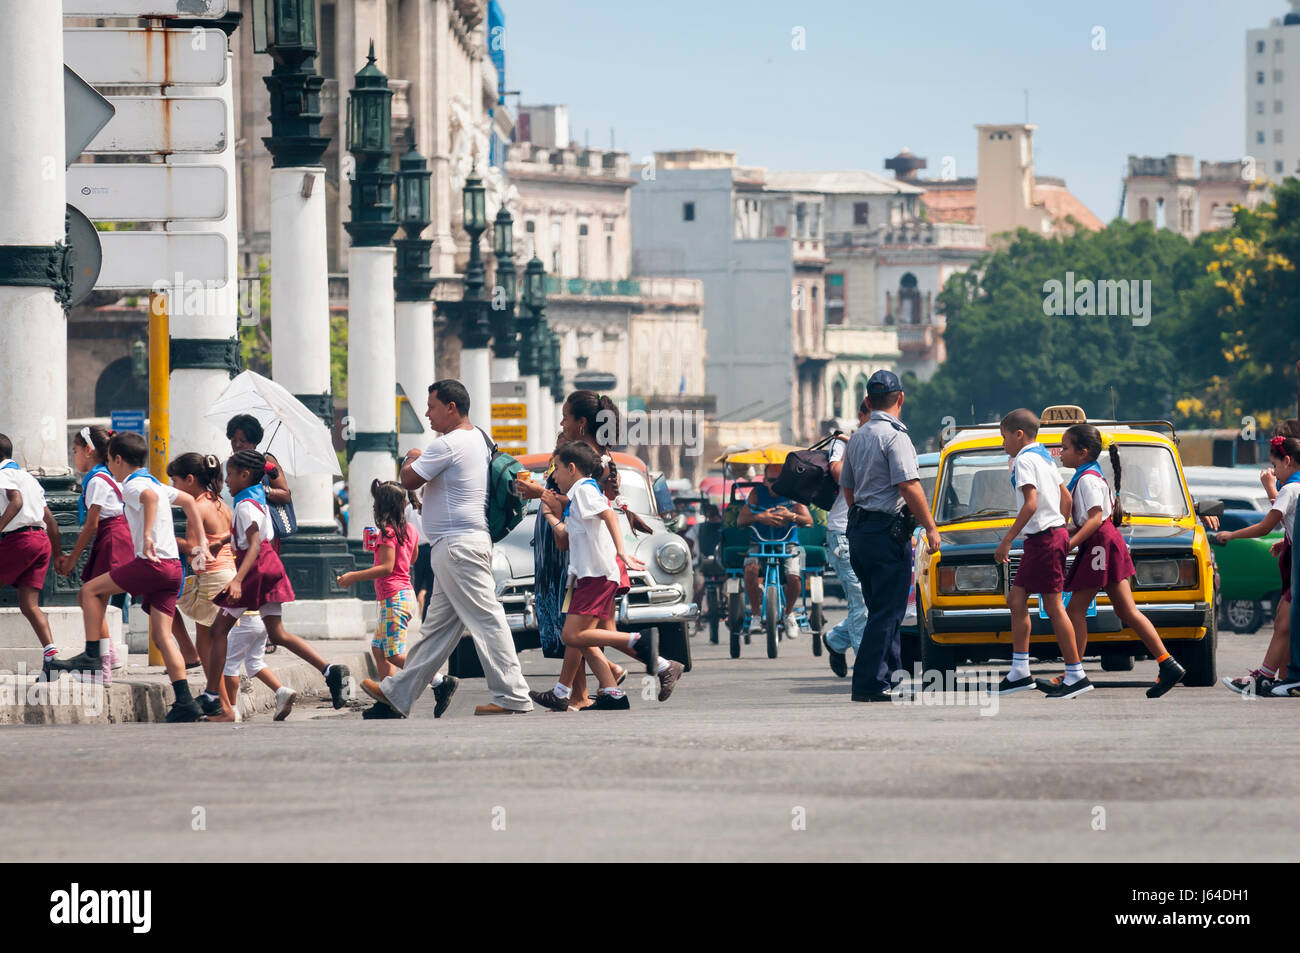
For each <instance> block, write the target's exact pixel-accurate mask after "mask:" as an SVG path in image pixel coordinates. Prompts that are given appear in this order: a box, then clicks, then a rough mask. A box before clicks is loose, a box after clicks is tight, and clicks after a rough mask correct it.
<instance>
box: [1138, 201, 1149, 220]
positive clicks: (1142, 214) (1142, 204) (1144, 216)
mask: <svg viewBox="0 0 1300 953" xmlns="http://www.w3.org/2000/svg"><path fill="white" fill-rule="evenodd" d="M1150 220H1151V203H1150V202H1149V201H1148V200H1147V199H1141V200H1139V201H1138V221H1140V222H1149V221H1150Z"/></svg>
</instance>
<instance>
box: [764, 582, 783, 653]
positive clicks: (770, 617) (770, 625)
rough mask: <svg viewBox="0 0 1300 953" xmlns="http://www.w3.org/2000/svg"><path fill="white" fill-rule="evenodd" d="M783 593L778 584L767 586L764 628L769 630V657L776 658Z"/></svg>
mask: <svg viewBox="0 0 1300 953" xmlns="http://www.w3.org/2000/svg"><path fill="white" fill-rule="evenodd" d="M780 601H781V594H780V593H779V592H778V591H777V588H776V586H768V587H767V600H766V603H767V606H766V608H767V618H766V619H764V620H763V628H764V629H766V630H767V657H768V658H776V637H777V633H778V632H779V631H780V629H781V617H780V615H779V613H780V611H781V607H780V605H779V603H780Z"/></svg>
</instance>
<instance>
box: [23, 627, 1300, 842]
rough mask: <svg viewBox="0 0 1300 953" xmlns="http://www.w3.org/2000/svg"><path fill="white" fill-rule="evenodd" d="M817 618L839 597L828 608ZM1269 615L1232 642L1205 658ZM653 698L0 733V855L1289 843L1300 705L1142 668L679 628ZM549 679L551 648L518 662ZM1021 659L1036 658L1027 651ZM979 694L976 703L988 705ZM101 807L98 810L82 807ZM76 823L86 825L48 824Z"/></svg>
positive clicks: (1240, 643)
mask: <svg viewBox="0 0 1300 953" xmlns="http://www.w3.org/2000/svg"><path fill="white" fill-rule="evenodd" d="M830 615H831V618H832V620H836V619H838V618H839V617H840V616H841V615H842V612H837V611H832V612H831V614H830ZM1269 634H1270V633H1269V630H1267V629H1265V630H1261V632H1259V633H1257V634H1256V635H1252V636H1238V635H1225V636H1223V637H1222V639H1221V643H1220V645H1221V647H1220V651H1219V668H1220V674H1240V673H1241V672H1244V671H1246V670H1248V669H1250V668H1252V667H1253V666H1254V665H1256V664H1257V663H1258V662H1259V660H1260V658H1261V657H1262V654H1263V651H1264V646H1265V644H1266V642H1267V639H1268V637H1269ZM694 651H695V653H696V665H695V669H694V671H692V672H691V673H690V674H688V675H687V676H685V678H684V679H683V680H682V681H681V682H680V683H679V687H678V689H677V692H676V693H675V694H674V695H673V697H672V698H671V699H670V700H669V701H668V702H667V703H665V704H662V705H661V704H658V703H657V702H655V701H653V700H651V701H642V700H641V699H640V698H639V696H638V694H637V693H636V690H637V689H638V688H639V686H638V685H637V684H636V680H637V678H638V677H639V673H638V674H634V675H633V676H632V677H630V678H629V683H628V687H630V688H632V689H633V692H634V694H633V706H634V707H633V710H632V711H630V712H626V713H604V714H594V713H570V714H554V713H549V712H543V711H538V712H536V713H533V714H530V715H527V716H511V717H501V716H498V717H494V718H479V717H473V706H474V705H475V704H476V703H480V702H483V701H486V700H487V695H486V691H485V689H484V687H483V683H482V682H481V681H477V682H466V683H464V686H463V687H462V689H461V691H460V692H459V693H458V695H457V697H456V699H455V700H454V702H453V704H452V708H451V710H450V711H449V712H448V713H447V715H446V716H445V717H443V718H442V719H439V720H434V718H433V717H432V705H433V702H432V697H431V696H429V695H426V697H425V698H424V699H423V700H422V701H421V703H420V706H419V707H418V708H417V710H416V712H415V714H414V716H413V717H412V718H411V719H409V720H407V721H404V722H393V721H385V722H366V721H362V720H361V718H360V715H359V713H358V711H345V712H342V713H335V712H333V711H332V710H331V709H330V708H329V707H328V704H325V703H322V704H321V705H319V706H318V707H313V706H312V705H310V704H308V705H304V706H301V707H300V708H299V709H296V710H295V712H294V715H293V717H292V718H291V719H290V720H289V721H287V722H284V723H280V724H275V723H272V722H271V720H270V719H269V717H267V718H262V719H259V720H256V721H252V722H248V723H245V724H243V725H239V726H230V725H210V724H199V725H148V724H141V725H135V724H124V725H106V726H67V727H25V726H17V727H8V728H0V748H3V751H4V757H3V759H2V760H0V764H2V765H3V767H0V805H2V806H3V809H2V810H0V860H3V861H5V862H14V861H28V860H43V861H50V860H96V861H97V860H128V861H136V860H155V859H157V860H173V859H182V860H185V859H188V860H200V859H203V860H252V861H275V860H306V861H341V860H373V861H381V860H412V861H418V860H441V859H456V860H484V861H504V862H519V861H526V860H605V859H619V860H869V861H891V860H901V859H912V860H975V859H994V860H1020V859H1042V858H1051V857H1068V858H1069V859H1071V860H1074V861H1078V860H1279V861H1280V860H1289V859H1291V858H1293V857H1294V856H1295V855H1296V852H1297V847H1300V835H1297V833H1296V832H1295V825H1294V812H1295V804H1296V798H1297V794H1300V763H1298V762H1297V759H1296V758H1294V757H1293V756H1292V753H1293V750H1294V748H1293V746H1294V742H1293V741H1289V740H1288V739H1290V738H1293V737H1294V736H1293V732H1294V730H1295V729H1294V726H1295V722H1296V715H1297V711H1296V709H1297V705H1293V704H1291V703H1289V702H1288V701H1284V700H1253V701H1246V700H1243V699H1242V698H1240V697H1239V696H1237V695H1234V694H1232V693H1230V692H1228V691H1227V690H1225V689H1223V688H1222V687H1218V688H1203V689H1189V688H1176V689H1174V690H1173V692H1171V693H1170V694H1169V695H1168V696H1166V697H1165V698H1163V699H1160V700H1157V701H1152V700H1148V699H1147V698H1146V697H1145V696H1144V694H1143V689H1144V687H1145V686H1146V685H1147V684H1148V683H1149V681H1150V680H1151V679H1152V678H1153V677H1154V676H1153V673H1154V663H1151V662H1141V663H1138V665H1137V667H1136V670H1135V671H1133V672H1129V673H1118V674H1117V673H1102V672H1100V671H1099V669H1098V667H1097V665H1096V664H1095V662H1094V663H1090V665H1089V668H1090V670H1093V675H1094V680H1095V681H1098V682H1099V688H1098V690H1097V691H1094V692H1092V693H1090V694H1088V695H1085V696H1082V697H1080V698H1078V699H1074V700H1071V701H1065V702H1056V701H1048V700H1047V699H1045V698H1042V697H1041V696H1039V695H1038V693H1036V692H1026V693H1021V694H1018V695H1014V696H1010V697H1008V698H1003V699H1000V700H999V701H1000V704H999V705H998V706H997V711H996V714H988V715H984V714H981V711H982V710H984V711H989V710H990V709H989V708H988V707H987V706H985V707H981V706H980V705H978V704H971V705H945V706H937V705H920V706H911V707H903V706H894V705H889V704H871V705H862V704H852V703H850V702H849V699H848V692H849V686H848V681H847V680H840V679H837V678H835V677H834V676H833V675H832V674H831V673H830V671H829V669H828V668H827V666H826V661H825V657H824V656H823V657H822V658H819V659H815V658H813V656H812V653H811V650H810V645H809V641H808V638H807V636H806V635H805V636H804V637H803V638H801V639H799V640H798V641H796V642H793V643H786V644H785V645H784V646H783V651H782V654H781V657H780V658H779V659H777V660H768V659H767V658H766V657H765V656H764V654H763V652H762V650H761V648H760V646H759V644H758V640H757V639H755V642H754V645H753V646H751V647H750V648H749V651H748V652H747V653H746V654H745V656H743V657H742V658H741V659H739V660H736V661H732V660H731V659H729V658H727V657H726V649H725V645H722V646H710V645H708V643H707V637H706V636H697V638H696V640H695V644H694ZM523 661H524V668H525V673H526V674H527V675H528V676H529V679H530V681H531V683H532V684H533V687H534V688H544V687H549V686H550V685H551V684H552V677H553V674H554V672H555V671H557V670H558V663H556V662H552V661H549V660H546V659H543V658H541V656H540V654H539V653H536V652H530V653H527V654H526V655H525V657H524V660H523ZM1039 670H1040V671H1043V672H1045V673H1046V672H1048V670H1047V669H1045V668H1042V667H1040V669H1039ZM987 701H988V699H985V702H986V703H987ZM91 805H93V806H94V807H93V809H91V808H90V806H91ZM72 818H77V819H78V820H77V822H76V829H77V831H78V835H77V836H76V837H75V838H74V837H72V836H70V835H69V833H68V832H69V831H70V830H72V828H71V827H69V826H68V825H66V824H63V823H52V819H72Z"/></svg>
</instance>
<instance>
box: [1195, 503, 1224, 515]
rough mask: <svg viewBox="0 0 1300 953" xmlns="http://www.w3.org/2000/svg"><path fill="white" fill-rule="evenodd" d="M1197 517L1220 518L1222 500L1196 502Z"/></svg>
mask: <svg viewBox="0 0 1300 953" xmlns="http://www.w3.org/2000/svg"><path fill="white" fill-rule="evenodd" d="M1196 515H1197V516H1222V515H1223V500H1197V501H1196Z"/></svg>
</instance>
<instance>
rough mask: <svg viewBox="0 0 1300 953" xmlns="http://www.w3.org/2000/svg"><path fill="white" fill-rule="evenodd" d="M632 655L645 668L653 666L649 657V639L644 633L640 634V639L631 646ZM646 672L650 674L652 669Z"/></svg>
mask: <svg viewBox="0 0 1300 953" xmlns="http://www.w3.org/2000/svg"><path fill="white" fill-rule="evenodd" d="M632 654H634V655H635V656H636V657H637V658H638V659H640V660H641V661H642V662H644V663H645V664H646V665H647V666H650V665H653V664H654V662H655V660H654V659H653V658H651V657H650V637H649V636H648V635H646V634H645V633H642V634H641V637H640V638H639V639H637V640H636V645H634V646H632ZM648 670H649V671H651V672H653V671H654V669H653V668H651V669H648Z"/></svg>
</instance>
